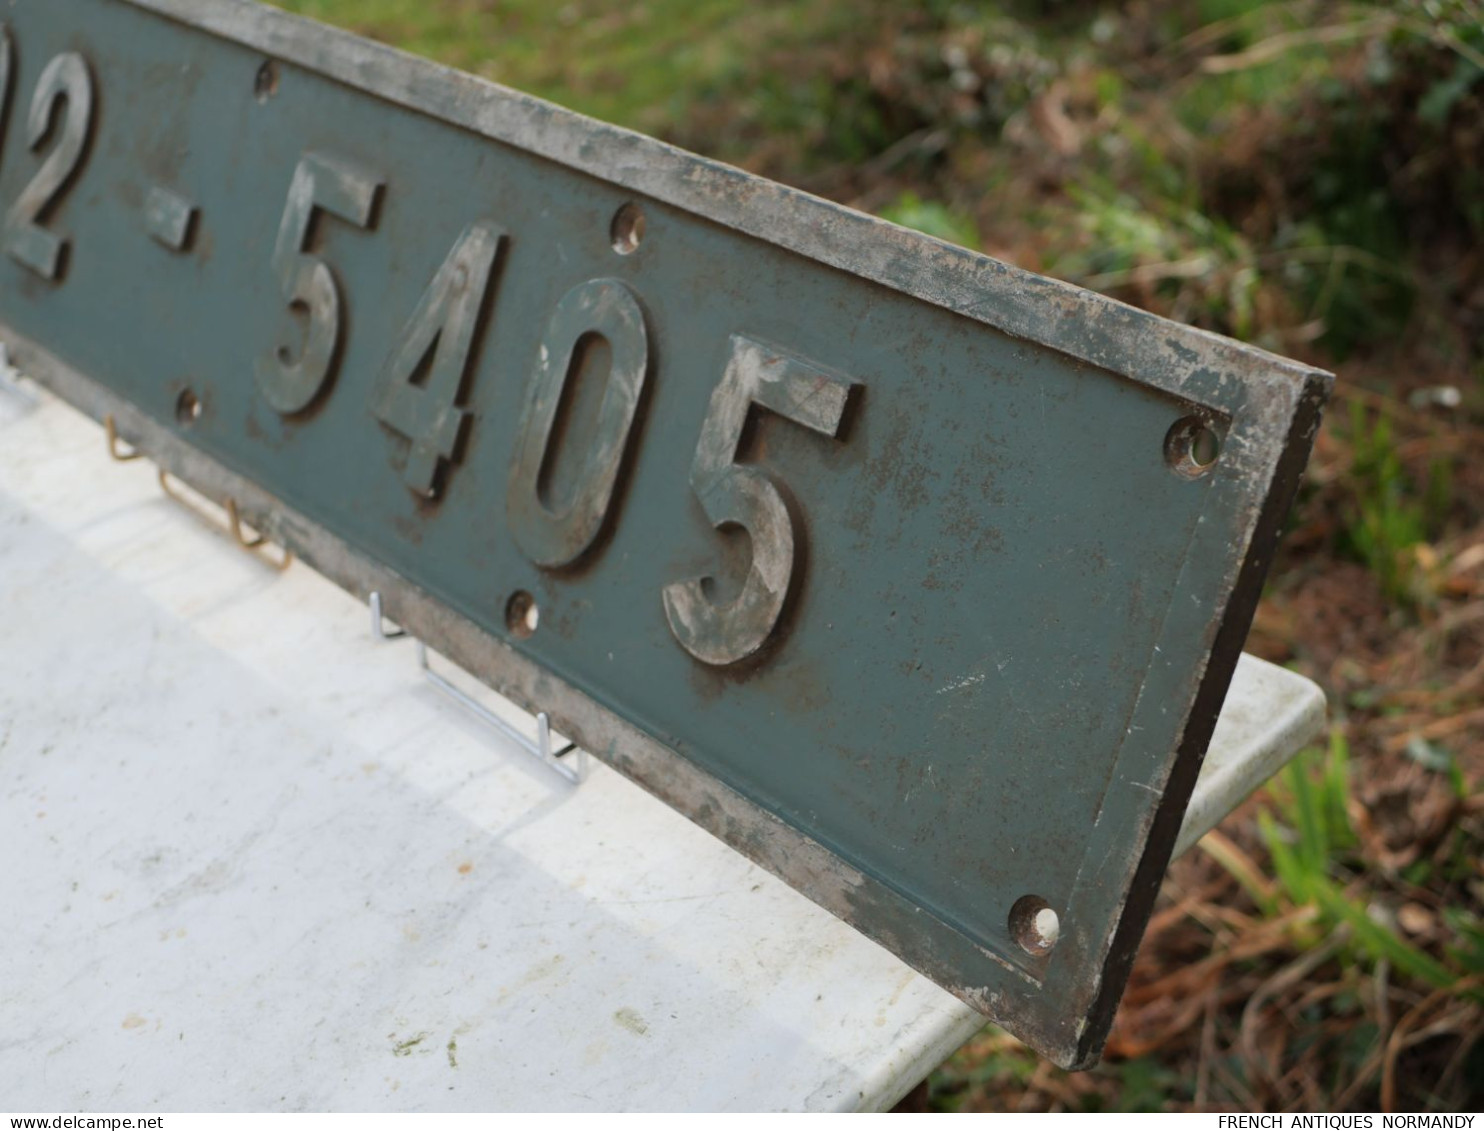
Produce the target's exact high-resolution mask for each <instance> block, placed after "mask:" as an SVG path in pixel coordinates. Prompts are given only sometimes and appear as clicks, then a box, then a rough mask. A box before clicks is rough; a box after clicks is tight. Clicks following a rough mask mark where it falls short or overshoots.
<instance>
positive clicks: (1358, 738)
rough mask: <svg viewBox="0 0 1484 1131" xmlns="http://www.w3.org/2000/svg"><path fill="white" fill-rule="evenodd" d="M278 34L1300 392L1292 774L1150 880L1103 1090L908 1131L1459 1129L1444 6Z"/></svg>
mask: <svg viewBox="0 0 1484 1131" xmlns="http://www.w3.org/2000/svg"><path fill="white" fill-rule="evenodd" d="M285 6H286V7H289V8H291V9H293V10H295V11H298V12H301V13H304V14H306V15H311V16H315V17H318V18H321V19H326V20H330V21H332V22H336V23H340V24H343V25H345V26H347V27H350V28H352V29H354V30H356V31H359V32H361V33H363V34H367V35H371V36H374V37H376V38H380V39H383V40H387V41H389V42H393V43H396V44H398V45H399V46H402V47H405V48H407V49H409V50H412V51H416V52H420V53H423V54H426V55H431V56H433V57H435V58H438V59H440V60H442V61H444V62H447V63H450V64H453V65H455V66H458V67H462V68H464V69H467V70H471V71H475V72H477V73H480V74H483V75H485V76H487V77H490V78H493V79H496V80H497V81H500V82H504V83H507V84H509V85H512V86H515V87H518V88H520V89H523V90H526V91H528V92H530V93H533V94H537V95H540V96H543V97H546V98H550V99H552V100H554V101H557V102H560V103H562V104H564V105H567V106H570V107H572V108H574V109H577V110H580V111H583V112H586V113H589V114H593V115H595V116H597V117H600V118H604V119H606V120H609V121H612V122H616V123H618V124H621V125H626V126H631V127H634V128H637V129H641V130H644V131H646V132H649V133H654V134H658V135H659V136H662V137H664V138H666V139H668V140H672V141H675V142H677V143H679V144H682V145H685V146H687V147H688V148H691V149H695V150H698V151H700V152H703V153H706V154H707V155H709V156H713V157H718V158H721V159H724V160H728V161H732V162H736V163H738V164H741V165H744V166H746V167H748V168H750V169H752V170H754V171H757V172H760V173H764V174H766V175H769V176H773V177H775V178H778V179H780V180H784V181H787V182H789V183H793V184H796V185H799V186H801V187H804V188H807V189H810V190H812V191H815V192H818V193H821V194H823V195H826V196H829V197H831V198H833V199H836V200H840V201H842V202H845V203H848V204H851V205H853V206H855V207H858V208H863V209H866V210H870V211H875V212H878V213H880V214H881V215H883V216H885V217H887V218H888V219H891V220H893V221H895V222H897V223H900V224H905V225H909V226H912V227H915V228H919V229H921V230H923V231H925V232H928V233H930V234H932V235H934V236H937V237H939V238H941V239H946V240H951V241H956V242H958V243H962V244H964V245H967V246H970V247H978V248H982V249H983V250H985V251H987V252H989V253H990V254H992V255H996V256H998V257H1001V258H1005V259H1010V260H1013V261H1015V262H1017V263H1019V264H1021V265H1023V266H1026V267H1029V268H1032V269H1035V270H1039V271H1044V272H1047V273H1050V274H1053V275H1057V276H1060V277H1063V278H1067V279H1070V280H1072V281H1074V282H1078V283H1081V284H1083V285H1086V286H1090V287H1094V288H1097V289H1100V290H1104V291H1107V292H1108V293H1111V294H1113V295H1116V296H1117V297H1119V298H1121V299H1124V300H1126V301H1129V302H1133V303H1136V304H1139V305H1142V306H1145V307H1148V308H1150V309H1153V310H1156V311H1159V312H1160V313H1162V314H1166V315H1169V316H1171V317H1174V318H1178V319H1180V320H1183V321H1187V322H1192V323H1195V324H1198V325H1201V326H1205V327H1208V328H1210V329H1213V330H1217V331H1220V332H1223V333H1228V334H1232V335H1235V336H1238V337H1241V338H1244V339H1246V340H1249V341H1253V342H1256V343H1258V344H1261V345H1264V346H1267V347H1269V348H1273V349H1276V350H1279V351H1281V352H1284V353H1288V354H1292V355H1296V356H1300V357H1303V358H1305V359H1308V360H1312V361H1315V362H1318V363H1321V364H1326V365H1329V366H1333V367H1335V368H1337V369H1338V371H1339V376H1340V380H1339V384H1338V387H1337V391H1336V397H1335V401H1334V403H1333V404H1332V405H1331V408H1330V410H1329V412H1328V416H1327V419H1326V424H1325V427H1324V429H1323V430H1322V432H1321V433H1320V435H1319V437H1318V440H1317V443H1316V447H1315V453H1314V458H1313V461H1312V462H1311V465H1310V470H1309V475H1308V480H1307V483H1306V486H1305V488H1304V491H1303V494H1302V497H1301V499H1300V501H1299V504H1298V506H1297V507H1296V508H1295V513H1294V516H1293V518H1292V520H1291V522H1290V529H1289V533H1288V537H1287V539H1286V541H1285V545H1284V549H1283V552H1282V554H1281V556H1280V559H1279V561H1278V563H1277V564H1276V566H1275V568H1274V570H1273V575H1272V582H1271V584H1270V592H1269V594H1268V595H1267V597H1266V599H1265V600H1264V602H1263V604H1262V606H1261V608H1260V609H1259V612H1258V615H1257V619H1256V623H1255V625H1254V629H1253V633H1252V636H1251V639H1250V641H1249V645H1248V647H1249V650H1252V651H1255V652H1257V653H1258V654H1260V655H1263V656H1266V657H1267V658H1269V659H1273V660H1275V661H1277V662H1281V663H1288V664H1291V665H1293V666H1294V667H1296V668H1298V669H1299V670H1302V671H1304V672H1305V673H1307V674H1309V675H1311V676H1313V677H1314V678H1315V679H1317V680H1318V681H1319V682H1320V683H1321V684H1322V685H1323V686H1324V687H1325V689H1326V691H1327V692H1328V693H1329V696H1330V702H1331V706H1332V710H1333V713H1334V716H1335V719H1334V723H1335V729H1334V732H1333V736H1332V740H1331V742H1330V744H1329V746H1328V748H1327V749H1326V750H1323V751H1318V750H1316V751H1311V752H1309V753H1307V754H1306V755H1304V756H1303V757H1302V758H1301V759H1300V760H1299V761H1298V762H1297V763H1296V764H1295V765H1294V766H1293V767H1291V768H1290V769H1288V770H1286V771H1285V772H1284V773H1283V774H1281V775H1280V776H1279V778H1278V779H1277V780H1276V781H1275V782H1274V783H1273V784H1272V785H1271V786H1270V787H1269V788H1268V790H1267V791H1266V792H1265V794H1264V795H1263V796H1261V797H1260V798H1258V799H1257V800H1255V801H1253V802H1251V803H1249V804H1248V805H1246V806H1244V807H1243V808H1242V809H1240V810H1239V811H1238V812H1237V813H1235V814H1233V816H1232V817H1231V818H1230V819H1228V820H1227V821H1226V822H1225V823H1224V824H1223V825H1222V827H1221V829H1220V830H1218V831H1217V832H1215V833H1212V834H1210V835H1209V836H1208V837H1207V838H1206V839H1205V840H1204V841H1202V843H1201V845H1200V848H1199V849H1198V850H1197V851H1193V852H1192V853H1190V854H1189V855H1188V856H1187V857H1186V858H1184V859H1182V860H1180V861H1177V862H1176V863H1175V864H1174V865H1173V867H1172V868H1171V871H1170V874H1169V876H1168V878H1167V880H1166V885H1165V890H1164V893H1163V896H1162V900H1161V904H1160V907H1159V908H1158V909H1157V911H1156V913H1155V915H1154V917H1153V920H1152V921H1151V924H1150V927H1149V930H1148V932H1147V934H1146V936H1145V941H1144V944H1143V948H1142V950H1141V953H1140V958H1139V961H1138V962H1137V964H1136V966H1135V969H1134V973H1133V977H1132V978H1131V980H1130V985H1129V989H1128V992H1127V994H1126V995H1125V998H1124V1002H1123V1005H1122V1009H1121V1011H1120V1016H1119V1021H1118V1023H1117V1025H1116V1026H1115V1029H1114V1032H1113V1036H1112V1039H1111V1041H1110V1043H1109V1046H1108V1055H1107V1059H1106V1061H1105V1063H1104V1064H1103V1065H1102V1066H1100V1067H1099V1068H1098V1069H1096V1070H1095V1071H1093V1072H1089V1073H1083V1074H1079V1075H1069V1074H1067V1073H1062V1072H1058V1071H1056V1070H1054V1069H1051V1068H1050V1067H1049V1066H1047V1065H1045V1064H1044V1063H1042V1062H1040V1061H1039V1060H1038V1059H1037V1058H1035V1057H1034V1056H1033V1055H1032V1054H1030V1053H1029V1052H1028V1051H1027V1050H1026V1049H1024V1048H1023V1047H1022V1046H1020V1045H1019V1044H1018V1043H1016V1042H1015V1041H1014V1040H1013V1039H1011V1038H1009V1037H1008V1036H1006V1035H1005V1034H1003V1033H1001V1032H999V1031H997V1030H995V1029H993V1028H989V1029H986V1030H985V1031H984V1032H983V1033H981V1034H980V1035H979V1036H978V1037H976V1038H975V1039H974V1040H972V1041H970V1042H969V1043H968V1044H967V1045H966V1046H965V1048H964V1049H963V1050H961V1051H960V1052H959V1053H958V1054H957V1055H956V1056H955V1057H954V1058H953V1059H952V1060H951V1061H950V1062H949V1063H948V1064H947V1065H945V1066H944V1067H943V1068H942V1069H941V1070H940V1071H939V1072H937V1073H935V1074H934V1076H933V1078H932V1080H931V1082H930V1086H929V1088H928V1089H927V1092H926V1094H925V1095H924V1096H919V1097H918V1099H919V1100H921V1101H922V1102H926V1103H928V1104H930V1105H932V1106H934V1107H938V1108H943V1109H965V1110H973V1109H1004V1108H1010V1109H1032V1110H1034V1109H1059V1110H1068V1109H1070V1110H1146V1109H1160V1108H1164V1109H1169V1110H1181V1109H1190V1108H1196V1109H1212V1108H1237V1109H1242V1110H1279V1109H1285V1108H1287V1109H1293V1108H1299V1109H1307V1110H1318V1111H1343V1110H1351V1109H1361V1110H1366V1109H1374V1108H1376V1107H1383V1108H1386V1109H1388V1110H1405V1111H1410V1110H1436V1111H1446V1110H1458V1109H1462V1110H1477V1109H1478V1108H1480V1107H1481V1106H1484V999H1481V994H1484V864H1481V857H1484V851H1481V850H1484V793H1481V783H1484V254H1481V252H1480V248H1481V247H1484V4H1481V3H1480V0H1395V2H1391V3H1379V2H1364V0H1356V2H1340V0H1188V2H1177V0H1149V2H1147V3H1142V4H1138V5H1132V4H1130V5H1123V4H1116V3H1113V2H1111V0H1107V2H1098V0H1039V2H1033V0H923V2H921V3H918V4H903V3H899V2H893V0H851V2H849V3H847V2H846V0H783V2H780V3H776V4H767V5H758V4H745V3H743V2H742V0H686V2H684V3H682V2H681V0H647V2H645V3H642V4H634V3H628V4H620V3H616V2H613V0H571V2H567V3H563V2H562V0H558V2H557V3H554V4H537V3H534V2H533V0H288V2H287V3H286V4H285ZM449 1053H450V1058H451V1057H452V1046H450V1049H449Z"/></svg>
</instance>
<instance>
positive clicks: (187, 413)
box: [175, 389, 201, 427]
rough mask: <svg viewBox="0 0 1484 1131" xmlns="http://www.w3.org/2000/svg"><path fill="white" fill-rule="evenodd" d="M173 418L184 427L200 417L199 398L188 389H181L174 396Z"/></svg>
mask: <svg viewBox="0 0 1484 1131" xmlns="http://www.w3.org/2000/svg"><path fill="white" fill-rule="evenodd" d="M175 419H176V421H177V422H178V423H180V424H181V425H183V426H185V427H190V426H191V425H192V424H194V423H196V421H198V420H200V419H201V398H200V397H198V396H196V394H195V393H193V392H192V391H191V390H190V389H183V390H182V391H181V394H180V396H178V397H176V398H175Z"/></svg>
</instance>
